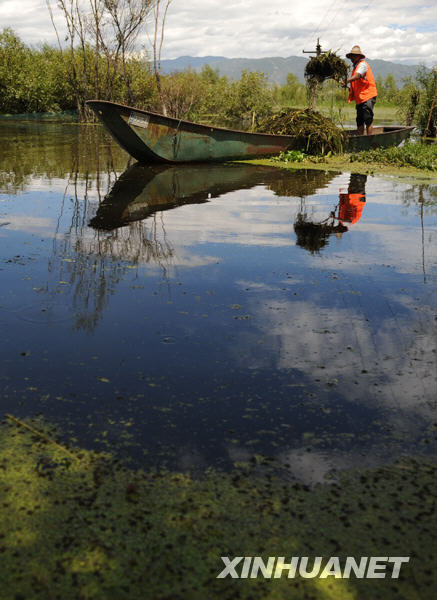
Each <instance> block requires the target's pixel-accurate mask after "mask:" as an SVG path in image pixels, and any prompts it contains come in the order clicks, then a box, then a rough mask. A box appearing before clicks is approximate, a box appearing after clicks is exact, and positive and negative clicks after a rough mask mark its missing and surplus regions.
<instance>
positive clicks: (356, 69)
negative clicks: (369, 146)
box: [346, 46, 378, 135]
mask: <svg viewBox="0 0 437 600" xmlns="http://www.w3.org/2000/svg"><path fill="white" fill-rule="evenodd" d="M346 58H349V60H351V61H352V64H353V69H352V75H351V76H350V77H349V78H348V79H347V81H346V84H348V83H349V84H350V88H349V98H348V102H352V101H353V100H355V103H356V105H357V128H358V135H363V134H364V126H366V133H367V135H371V134H372V133H373V107H374V106H375V102H376V96H377V95H378V92H377V89H376V85H375V79H374V77H373V73H372V69H371V68H370V67H369V65H368V63H367V62H366V61H365V60H364V59H365V58H366V57H365V56H364V54H363V53H362V52H361V50H360V47H359V46H354V47H353V48H352V50H351V51H350V52H349V54H346Z"/></svg>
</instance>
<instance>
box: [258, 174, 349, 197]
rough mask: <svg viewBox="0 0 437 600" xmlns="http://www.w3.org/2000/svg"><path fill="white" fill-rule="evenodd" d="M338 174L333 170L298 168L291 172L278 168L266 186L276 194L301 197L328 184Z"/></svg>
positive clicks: (313, 192)
mask: <svg viewBox="0 0 437 600" xmlns="http://www.w3.org/2000/svg"><path fill="white" fill-rule="evenodd" d="M336 175H338V173H335V172H334V171H329V172H325V171H316V170H306V169H300V170H299V171H294V172H291V173H290V171H288V170H286V169H278V172H277V173H276V176H275V177H274V178H272V180H271V181H269V182H268V186H267V187H268V188H269V189H270V190H272V191H273V192H274V193H275V194H276V195H277V196H294V197H296V198H303V197H305V196H312V195H313V194H315V193H316V191H317V190H320V189H322V188H324V187H326V186H327V185H328V183H329V182H330V181H332V179H334V177H335V176H336Z"/></svg>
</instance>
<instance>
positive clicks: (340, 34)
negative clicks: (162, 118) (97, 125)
mask: <svg viewBox="0 0 437 600" xmlns="http://www.w3.org/2000/svg"><path fill="white" fill-rule="evenodd" d="M50 1H51V4H52V6H53V10H54V13H55V17H56V22H57V25H58V28H59V30H60V31H61V32H62V30H63V26H64V24H63V20H62V18H61V15H60V13H59V12H58V10H57V8H56V1H55V0H50ZM81 1H82V2H83V4H84V6H86V5H89V0H81ZM433 2H434V0H433ZM7 26H9V27H12V29H14V30H15V31H16V33H18V34H19V36H20V37H21V39H23V40H24V41H25V42H26V43H30V44H37V43H39V42H42V41H48V42H49V43H53V44H55V43H56V37H55V33H54V30H53V27H52V24H51V22H50V17H49V13H48V10H47V4H46V0H20V2H17V0H0V27H7ZM436 29H437V8H436V6H435V5H431V3H424V2H423V0H378V1H377V2H376V1H375V0H354V2H351V1H350V0H312V2H308V1H307V0H293V1H290V0H272V1H271V2H270V3H268V2H267V3H266V2H265V1H264V0H233V1H232V2H229V3H224V2H222V1H221V0H173V2H172V4H171V6H170V9H169V15H168V22H167V29H166V40H165V44H164V47H163V58H176V57H178V56H182V55H191V56H205V55H220V56H227V57H249V58H260V57H264V56H292V55H294V56H299V55H302V50H303V49H311V48H312V47H313V46H314V45H315V43H316V40H317V37H320V40H321V43H322V45H323V47H324V48H332V49H334V50H337V51H339V53H340V54H341V55H343V56H344V54H346V52H348V51H349V50H350V49H351V47H352V46H353V45H355V44H359V45H360V46H361V49H362V51H363V52H364V53H365V54H366V55H367V56H368V58H369V59H372V58H379V59H383V60H391V61H394V62H400V63H409V64H419V63H425V64H427V65H428V66H432V65H436V64H437V41H436V35H435V32H436ZM140 41H141V43H142V44H143V45H144V47H146V48H149V47H150V45H149V42H148V38H147V34H146V31H144V32H143V33H142V35H141V37H140Z"/></svg>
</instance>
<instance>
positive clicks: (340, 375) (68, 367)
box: [0, 121, 437, 481]
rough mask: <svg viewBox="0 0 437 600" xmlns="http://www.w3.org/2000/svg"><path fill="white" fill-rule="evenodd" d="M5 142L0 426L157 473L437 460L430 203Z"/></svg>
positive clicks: (45, 138)
mask: <svg viewBox="0 0 437 600" xmlns="http://www.w3.org/2000/svg"><path fill="white" fill-rule="evenodd" d="M0 137H1V146H0V278H1V288H0V336H1V364H2V369H1V372H0V391H1V406H0V409H1V412H2V413H6V412H9V413H12V414H14V415H15V416H18V417H27V416H33V415H36V414H40V413H42V414H43V415H44V416H45V417H46V418H48V419H49V420H51V421H53V422H55V423H58V424H60V425H61V427H62V429H63V431H64V436H65V439H67V440H68V439H73V440H74V441H75V442H76V443H78V444H81V445H85V446H86V447H94V448H99V449H101V448H103V449H110V450H111V451H113V452H116V453H117V454H118V455H119V456H120V457H122V458H125V459H130V460H132V461H134V463H135V464H142V465H144V466H146V467H151V466H153V467H162V466H167V467H170V468H177V469H183V470H193V471H196V470H199V469H203V468H205V467H207V466H216V467H220V468H229V467H230V466H232V464H235V463H241V462H243V463H244V462H246V461H249V460H251V459H252V460H254V457H255V460H256V457H258V456H259V455H264V456H267V457H272V458H274V459H277V460H279V461H280V462H281V463H283V464H285V465H289V468H290V471H291V473H292V475H293V476H296V477H299V478H301V479H303V480H305V481H317V480H320V479H322V478H323V477H324V476H326V475H327V474H328V473H329V472H331V471H332V470H333V469H344V468H348V467H353V466H358V465H359V466H363V465H373V464H381V463H385V462H388V461H391V460H393V459H395V458H397V457H400V456H402V455H405V454H412V455H419V454H427V455H430V454H431V455H435V454H436V450H437V446H436V442H435V440H436V433H435V432H436V431H437V412H436V407H437V385H436V383H437V381H436V379H437V369H436V366H437V364H436V363H437V358H436V352H437V350H436V348H437V249H436V248H437V244H436V242H437V187H436V186H428V185H419V184H416V185H415V184H414V183H399V182H396V181H394V180H387V179H382V178H378V177H373V176H370V175H369V176H367V177H356V176H351V175H350V174H349V173H324V172H322V171H298V172H295V173H293V172H285V171H280V170H277V169H273V168H269V167H255V166H252V165H244V164H239V165H238V164H232V165H231V164H230V165H200V166H175V167H171V166H170V167H165V166H139V165H137V164H134V162H133V161H132V160H130V159H129V157H128V156H127V155H126V154H125V153H123V152H122V151H121V150H119V149H118V147H116V146H115V144H114V143H112V142H111V141H110V140H109V139H108V138H107V137H106V136H105V135H104V134H103V133H102V130H101V129H100V128H99V127H97V126H92V127H88V128H82V129H81V128H79V127H78V126H77V125H74V124H54V123H53V124H50V123H45V124H42V123H37V122H12V121H7V122H1V123H0Z"/></svg>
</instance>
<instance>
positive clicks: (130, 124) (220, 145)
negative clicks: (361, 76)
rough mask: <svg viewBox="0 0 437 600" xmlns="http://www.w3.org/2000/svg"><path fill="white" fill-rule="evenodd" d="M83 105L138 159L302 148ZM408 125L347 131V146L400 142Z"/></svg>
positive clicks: (279, 138) (227, 156)
mask: <svg viewBox="0 0 437 600" xmlns="http://www.w3.org/2000/svg"><path fill="white" fill-rule="evenodd" d="M87 104H88V106H89V107H90V108H91V109H92V110H93V111H94V112H95V113H96V114H97V116H98V117H99V119H100V120H101V121H102V123H103V124H104V125H105V127H106V129H107V130H108V131H109V133H110V134H111V135H112V137H113V138H114V139H115V140H116V141H117V142H118V143H119V144H120V146H121V147H122V148H124V150H126V152H128V153H129V154H130V155H131V156H133V157H134V158H136V159H137V160H138V161H140V162H142V163H150V162H170V163H187V162H211V161H230V160H244V159H251V158H259V157H266V156H273V155H275V154H279V153H280V152H282V151H286V150H301V149H302V148H299V147H298V141H297V140H296V138H294V137H293V136H288V135H270V134H266V133H249V132H247V131H238V130H235V129H225V128H223V127H211V126H209V125H200V124H198V123H192V122H190V121H184V120H182V119H175V118H173V117H165V116H164V115H160V114H158V113H153V112H150V111H146V110H140V109H137V108H132V107H130V106H124V105H122V104H115V103H114V102H107V101H104V100H89V101H88V102H87ZM412 129H413V127H402V126H396V127H383V128H375V133H374V135H371V136H358V135H356V132H353V131H351V132H348V138H347V143H346V146H347V147H346V148H345V150H348V151H352V152H354V151H358V150H366V149H369V148H375V147H380V146H393V145H398V144H400V143H401V142H402V141H403V140H404V139H406V138H407V137H408V136H409V135H410V133H411V130H412Z"/></svg>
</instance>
